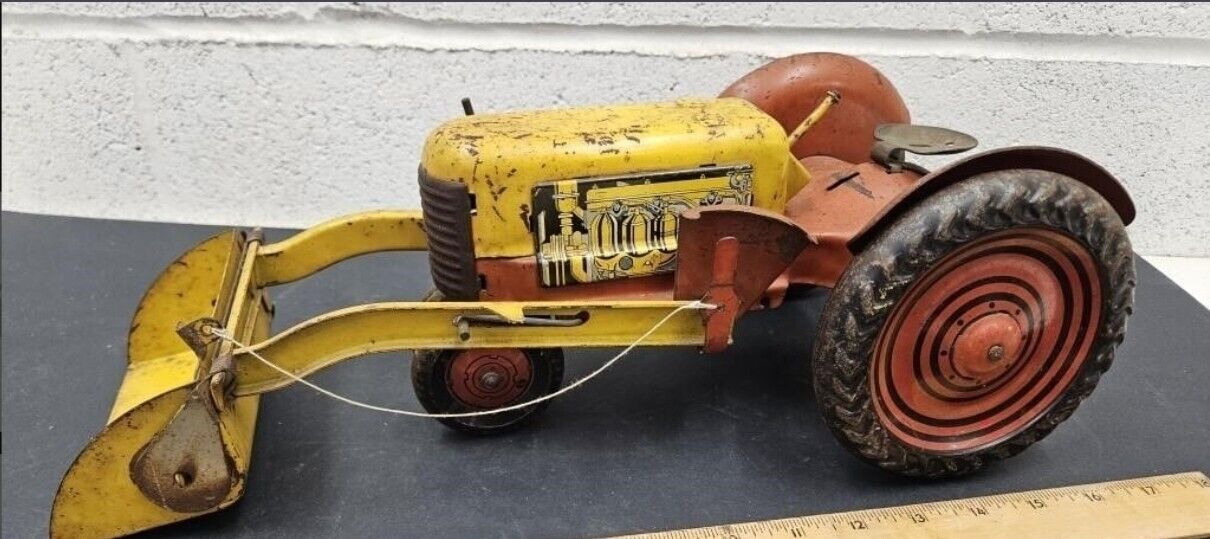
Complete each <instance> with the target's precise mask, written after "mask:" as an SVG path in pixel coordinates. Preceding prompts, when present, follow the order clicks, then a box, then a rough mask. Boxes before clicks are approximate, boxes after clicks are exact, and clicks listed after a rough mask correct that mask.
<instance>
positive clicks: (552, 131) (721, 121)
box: [421, 98, 806, 257]
mask: <svg viewBox="0 0 1210 539" xmlns="http://www.w3.org/2000/svg"><path fill="white" fill-rule="evenodd" d="M788 148H789V147H788V145H787V143H786V133H785V131H784V129H783V128H782V127H781V125H780V124H778V123H777V121H776V120H774V119H773V118H771V117H769V116H768V115H767V114H765V113H764V112H762V111H760V110H759V109H757V108H756V107H755V106H753V105H751V104H749V103H748V102H746V101H744V100H741V99H735V98H725V99H707V100H701V99H698V100H682V101H676V102H670V103H650V104H632V105H617V106H605V107H585V108H568V109H553V110H543V111H527V112H509V113H503V114H484V115H476V116H469V117H463V118H458V119H455V120H451V121H449V122H446V123H445V124H444V125H442V126H440V127H438V128H437V129H436V130H434V131H433V132H432V133H431V134H430V135H429V137H428V139H427V140H426V142H425V146H424V155H423V162H422V165H421V166H422V167H423V168H424V170H425V171H426V172H427V173H428V174H429V176H431V177H433V178H437V179H442V180H451V181H457V182H461V183H464V184H466V185H467V186H468V187H469V189H470V191H471V193H472V194H474V195H475V200H476V204H477V211H476V213H475V215H474V216H473V217H472V222H471V227H472V231H473V236H474V242H475V254H476V256H478V257H513V256H526V255H532V254H534V239H533V237H532V235H531V231H530V230H529V222H528V216H527V215H526V210H527V209H528V208H530V206H531V197H532V190H533V188H534V186H535V185H536V184H538V183H542V182H549V181H556V180H567V179H574V178H588V177H595V176H608V175H617V174H628V173H635V172H650V171H663V170H677V169H686V168H694V167H699V166H702V165H710V164H716V165H723V164H738V163H744V164H749V165H751V166H752V167H753V192H752V194H753V200H752V204H753V205H754V206H759V207H762V208H767V209H770V210H773V211H781V210H782V209H783V208H784V207H785V203H786V199H787V192H786V186H787V184H788V183H794V184H797V185H801V184H802V183H805V179H803V177H800V176H799V175H805V173H806V172H805V170H803V169H802V168H801V167H790V166H787V162H788V161H793V160H794V158H793V156H792V155H791V154H790V152H789V149H788ZM786 174H794V175H796V176H795V177H794V178H790V177H787V176H786Z"/></svg>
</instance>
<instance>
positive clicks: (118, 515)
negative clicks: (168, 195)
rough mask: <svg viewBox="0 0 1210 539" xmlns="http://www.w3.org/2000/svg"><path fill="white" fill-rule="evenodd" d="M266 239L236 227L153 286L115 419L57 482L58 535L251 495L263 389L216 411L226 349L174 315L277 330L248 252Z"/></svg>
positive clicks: (250, 333)
mask: <svg viewBox="0 0 1210 539" xmlns="http://www.w3.org/2000/svg"><path fill="white" fill-rule="evenodd" d="M258 241H259V240H257V239H255V238H254V239H251V240H249V239H248V238H245V236H244V235H243V234H241V233H239V232H235V231H231V232H225V233H222V234H219V235H216V236H214V237H212V238H210V239H207V240H206V241H203V242H202V243H200V244H198V245H197V246H196V247H194V248H193V249H191V250H190V251H189V252H187V253H185V254H184V255H182V256H181V257H180V258H178V259H177V260H176V261H174V262H173V263H172V265H170V266H169V267H168V268H167V269H165V270H164V271H163V272H162V273H161V274H160V275H159V277H158V278H157V279H156V280H155V282H154V283H153V284H152V285H151V287H150V288H149V289H148V290H147V293H146V294H145V295H144V296H143V299H142V301H141V302H140V303H139V307H138V310H137V311H136V312H135V315H134V320H133V321H132V323H131V327H130V337H129V343H128V349H127V360H128V365H127V367H126V376H125V378H124V379H123V381H122V386H121V388H120V389H119V390H118V396H117V399H116V400H115V402H114V405H113V409H112V411H111V412H110V415H109V421H108V423H107V424H106V425H105V428H104V429H103V430H102V431H101V433H100V434H98V435H97V436H96V437H95V438H93V439H92V441H90V442H89V444H88V445H87V446H86V447H85V448H84V450H83V451H82V452H81V453H80V456H79V457H77V458H76V460H75V462H73V463H72V465H71V468H69V469H68V471H67V474H66V475H65V476H64V478H63V482H62V483H61V484H60V485H59V491H58V493H57V495H56V496H55V503H54V507H53V508H52V510H51V521H50V534H51V536H52V537H112V536H119V535H125V534H129V533H134V532H137V531H140V530H145V529H148V528H153V527H156V526H161V525H164V524H167V523H170V522H175V521H178V520H182V519H186V518H190V517H192V516H196V515H198V514H202V513H207V512H211V511H215V510H218V509H221V508H223V507H226V506H227V505H230V504H231V503H234V502H235V501H236V500H237V499H239V497H240V496H241V495H242V494H243V490H244V477H245V474H246V472H247V470H248V462H249V457H250V452H251V449H252V435H253V430H254V428H255V425H256V411H257V405H258V403H259V400H260V397H259V396H258V395H251V396H245V397H239V398H235V399H234V400H233V401H232V402H230V403H228V404H229V406H227V407H226V408H220V409H223V410H224V411H223V412H222V413H220V414H215V413H214V412H213V411H212V410H214V409H215V407H213V406H210V405H209V403H208V402H207V400H208V399H215V398H220V399H221V398H225V397H224V396H223V392H222V390H221V389H222V388H221V385H222V384H223V383H224V380H223V379H222V378H223V376H221V375H219V376H210V375H209V373H211V372H212V371H215V372H222V371H221V370H216V369H214V367H215V358H216V357H219V355H220V354H222V353H225V352H227V353H229V350H227V351H224V350H221V348H222V347H221V346H219V345H218V344H212V345H208V346H200V347H198V349H197V350H194V349H193V348H191V347H190V345H189V344H187V343H186V341H185V340H184V339H182V338H181V336H179V335H178V332H177V324H178V323H179V322H180V321H190V320H196V319H203V318H206V319H214V320H220V321H224V322H226V324H227V326H226V327H229V328H233V330H235V329H236V328H238V330H237V331H238V332H239V334H240V335H241V338H242V339H244V342H256V341H260V340H263V339H264V338H265V337H266V336H267V335H268V331H269V322H270V319H271V316H272V315H271V312H272V311H271V309H270V308H269V304H268V302H267V301H266V300H264V299H263V291H262V290H261V289H259V288H257V287H251V286H249V281H250V277H251V275H250V273H251V272H250V271H249V270H250V269H251V264H246V263H244V262H245V260H244V259H245V258H246V257H247V256H250V255H251V254H252V253H253V252H254V250H255V244H256V243H257V242H258ZM184 331H186V332H187V331H188V328H184ZM212 386H213V389H214V390H212ZM216 416H217V417H216Z"/></svg>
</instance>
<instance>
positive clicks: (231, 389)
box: [51, 54, 1134, 536]
mask: <svg viewBox="0 0 1210 539" xmlns="http://www.w3.org/2000/svg"><path fill="white" fill-rule="evenodd" d="M464 104H466V105H467V106H466V109H467V111H466V112H467V114H468V115H467V116H466V117H461V118H458V119H455V120H452V121H449V122H447V123H445V124H444V125H441V126H440V127H438V128H437V129H436V130H435V131H433V132H432V133H431V134H430V135H429V137H428V140H427V141H426V143H425V146H424V155H423V160H422V162H421V163H420V168H419V184H420V194H421V205H422V210H420V211H411V210H405V211H374V212H369V213H363V214H357V215H351V216H348V217H344V218H341V219H336V220H333V221H330V222H328V223H324V224H321V225H318V226H316V227H314V228H311V229H308V230H306V231H303V232H301V233H299V234H298V235H296V236H294V237H292V238H289V239H286V240H284V241H281V242H278V243H270V244H265V243H263V241H262V238H261V236H260V235H259V233H257V232H252V233H250V234H245V233H242V232H239V231H230V232H225V233H222V234H219V235H217V236H214V237H213V238H210V239H208V240H206V241H204V242H202V243H201V244H200V245H198V246H197V247H196V248H194V249H193V250H191V251H189V252H187V253H185V254H184V255H183V256H181V258H180V259H179V260H177V261H176V262H175V263H173V264H172V265H170V266H169V267H168V268H167V269H166V270H164V272H163V273H162V274H161V275H160V276H159V278H158V279H157V280H156V281H155V282H154V284H152V286H151V288H150V289H149V290H148V292H147V294H146V296H145V297H144V298H143V300H142V303H141V304H140V305H139V308H138V310H137V312H136V313H135V315H134V321H133V323H132V325H131V330H130V338H129V350H128V355H129V365H128V367H127V373H126V377H125V380H124V381H123V383H122V386H121V388H120V389H119V391H118V396H117V400H116V402H115V404H114V406H113V409H112V412H111V414H110V417H109V422H108V425H106V427H105V428H104V430H103V431H101V433H100V434H99V435H98V436H97V437H96V438H94V439H93V440H92V441H91V442H90V443H89V444H88V446H87V447H86V448H85V449H84V450H83V452H82V453H81V454H80V456H79V457H78V458H77V460H76V461H75V463H74V464H72V466H71V468H70V469H69V470H68V472H67V474H66V477H64V479H63V482H62V485H61V486H60V488H59V492H58V495H57V497H56V499H55V505H54V508H53V511H52V517H51V533H52V535H55V536H112V535H121V534H126V533H133V532H135V531H138V530H143V529H147V528H151V527H155V526H160V525H163V524H167V523H170V522H175V521H179V520H182V519H187V518H190V517H193V516H196V515H199V514H203V513H207V512H212V511H216V510H218V509H220V508H223V507H226V506H228V505H230V504H232V503H234V502H235V501H236V500H238V499H239V497H240V496H241V495H242V493H243V491H244V487H245V480H246V477H247V476H246V472H247V470H248V464H249V460H250V452H251V448H252V438H253V433H254V430H255V424H256V413H257V405H258V402H259V398H260V395H261V394H262V393H265V392H268V391H272V390H275V389H280V388H282V387H285V386H287V385H289V384H291V383H293V382H294V381H296V380H295V379H294V378H292V377H291V376H288V375H286V374H285V373H284V372H281V371H278V370H275V369H273V368H270V367H271V365H270V364H269V363H267V362H265V361H257V360H255V358H254V357H253V354H254V353H255V354H259V355H260V356H262V357H264V358H267V360H268V361H271V362H272V365H277V366H278V367H280V368H281V369H283V370H284V371H286V372H289V373H292V374H293V375H295V376H306V375H308V374H311V373H314V372H316V371H318V370H320V369H323V368H325V367H328V366H331V365H334V364H336V363H338V362H341V361H344V360H346V359H351V358H355V357H359V356H363V355H365V354H369V353H375V352H384V351H393V350H418V352H416V353H415V355H414V359H413V363H412V381H413V384H414V386H415V390H416V394H417V396H418V398H419V400H420V402H421V404H422V405H423V406H424V408H425V409H426V410H428V411H429V412H432V413H457V412H466V411H485V410H492V409H499V408H504V407H508V406H510V405H516V404H518V403H522V404H521V406H523V407H521V408H519V409H516V410H511V411H507V412H502V413H494V414H490V415H479V416H473V417H443V418H441V421H442V422H443V423H445V424H446V425H448V426H450V427H453V428H455V429H459V430H464V431H472V432H479V433H488V432H499V431H504V430H507V429H510V428H514V427H517V426H519V425H521V424H523V423H524V422H526V421H527V420H529V419H532V418H533V417H534V416H535V415H536V414H538V413H539V412H541V410H542V409H543V407H544V406H545V405H546V404H547V402H541V403H538V404H534V405H532V406H525V405H524V403H528V402H529V401H530V400H532V399H534V398H538V397H541V396H543V395H548V394H550V393H552V392H554V391H556V390H557V389H558V388H559V387H560V385H561V383H562V377H563V353H562V352H561V350H560V348H561V347H589V346H595V347H606V346H626V345H630V344H632V343H634V342H635V341H636V340H638V339H640V338H642V337H643V335H644V332H648V334H647V336H646V337H645V338H642V341H641V344H642V345H644V346H671V345H688V346H698V347H702V348H703V349H704V350H705V351H707V352H717V351H720V350H722V349H724V348H726V347H727V345H728V344H729V343H730V339H731V329H732V327H733V326H734V324H735V322H736V319H737V318H739V317H740V316H741V315H743V314H744V313H745V312H747V311H749V310H751V309H754V308H760V307H766V308H772V307H777V306H778V305H779V304H780V303H781V301H782V298H783V297H784V295H785V292H786V289H787V287H789V286H792V285H812V286H821V287H828V288H831V289H832V292H831V296H830V298H829V299H828V301H827V305H826V307H825V308H824V311H823V313H822V316H821V318H820V323H819V325H820V327H819V334H818V337H817V338H816V346H815V350H814V356H813V358H812V362H813V377H814V386H815V395H816V396H817V399H818V404H819V409H820V411H821V412H822V413H823V415H824V417H825V419H826V421H827V424H828V425H829V426H830V427H831V429H832V431H833V432H834V434H835V435H836V437H837V438H838V439H839V440H840V442H841V443H842V444H843V445H844V446H846V447H847V448H848V449H850V450H852V452H853V453H855V454H856V455H857V456H859V457H860V458H862V459H864V460H866V461H868V462H871V463H873V464H875V465H877V466H879V467H882V468H884V469H887V470H890V471H893V472H897V473H901V474H906V475H915V476H932V477H936V476H953V475H959V474H965V473H968V472H972V471H975V470H979V469H981V468H983V467H985V466H987V465H988V464H990V463H991V462H993V461H997V460H1000V459H1003V458H1007V457H1010V456H1012V455H1014V454H1016V453H1018V452H1020V451H1022V450H1024V449H1025V448H1026V447H1028V446H1029V445H1030V444H1032V443H1034V442H1036V441H1038V440H1039V439H1041V438H1042V437H1044V436H1046V435H1047V434H1048V433H1049V432H1050V431H1051V430H1052V429H1054V428H1055V426H1056V425H1058V424H1059V423H1060V422H1062V421H1063V420H1064V419H1066V418H1067V417H1068V416H1070V415H1071V413H1072V412H1073V411H1074V410H1075V408H1076V406H1077V405H1078V404H1079V403H1080V401H1081V400H1083V399H1084V398H1085V397H1087V396H1088V395H1089V393H1090V392H1091V391H1092V390H1093V388H1094V386H1096V383H1097V380H1098V378H1099V377H1100V376H1101V374H1102V373H1103V372H1104V371H1105V370H1106V369H1108V368H1109V365H1110V362H1111V361H1112V359H1113V353H1114V347H1115V346H1116V345H1117V344H1118V343H1120V342H1121V341H1122V338H1123V335H1124V332H1125V325H1126V317H1127V315H1128V314H1129V313H1130V309H1131V302H1132V293H1133V292H1132V290H1133V285H1134V267H1133V261H1132V258H1131V249H1130V243H1129V239H1128V238H1127V236H1126V232H1125V230H1124V226H1125V225H1126V224H1128V223H1129V222H1130V221H1131V220H1132V218H1133V217H1134V208H1133V206H1132V204H1131V201H1130V198H1129V197H1128V195H1127V193H1126V192H1125V190H1124V189H1123V188H1122V186H1121V185H1120V184H1119V183H1118V182H1117V181H1116V180H1115V179H1114V178H1113V176H1111V175H1110V174H1109V173H1108V172H1106V171H1105V170H1104V169H1103V168H1101V167H1100V166H1098V165H1096V164H1095V163H1093V162H1091V161H1089V160H1087V159H1085V158H1084V157H1081V156H1079V155H1077V154H1074V153H1071V152H1068V151H1064V150H1059V149H1055V148H1045V147H1030V146H1027V147H1014V148H1006V149H999V150H992V151H987V152H983V153H978V154H974V155H971V156H968V157H965V158H961V159H958V160H955V161H953V162H952V163H950V164H948V165H946V166H943V167H941V168H938V169H935V170H932V171H929V170H926V169H924V168H922V167H921V166H919V165H917V164H915V163H912V162H910V161H907V160H906V158H907V154H908V153H912V154H947V153H958V152H963V151H966V150H970V149H971V148H973V147H974V146H975V141H974V139H972V138H970V137H969V136H966V135H963V134H961V133H958V132H955V131H950V130H946V129H940V128H931V127H922V126H913V125H911V124H910V119H909V116H908V110H907V108H906V107H905V106H904V103H903V101H902V99H901V98H900V97H899V94H898V93H897V91H896V90H895V88H894V87H893V86H892V85H891V83H890V82H888V81H887V80H886V79H885V78H883V76H882V75H881V74H880V73H878V72H877V71H876V70H874V69H873V68H872V67H870V66H868V65H866V64H865V63H863V62H861V61H859V60H857V59H854V58H850V57H847V56H841V55H836V54H805V55H799V56H794V57H789V58H784V59H781V60H777V61H774V62H772V63H770V64H768V65H766V66H764V67H761V68H760V69H757V70H756V71H753V72H752V73H750V74H748V75H747V76H745V77H743V78H742V79H740V80H739V81H738V82H736V83H735V84H733V85H732V86H731V87H730V88H728V89H727V90H726V91H724V92H723V94H722V97H720V98H717V99H704V100H687V101H676V102H670V103H655V104H637V105H621V106H607V107H592V108H575V109H561V110H547V111H538V112H512V113H503V114H483V115H473V113H472V111H471V110H470V107H469V104H467V103H465V102H464ZM422 250H427V251H428V253H429V263H430V268H431V271H432V278H433V283H434V285H435V290H434V292H433V293H432V294H430V295H429V297H427V298H424V299H423V300H422V301H413V302H395V303H376V304H369V305H361V306H355V307H350V308H346V309H342V310H338V311H335V312H331V313H327V314H323V315H320V316H318V317H316V318H313V319H311V320H308V321H306V322H303V323H301V324H299V325H297V326H295V327H293V328H290V329H288V330H285V331H283V332H281V333H279V334H277V335H272V336H270V335H269V328H270V324H269V322H270V319H271V317H272V315H273V307H272V306H271V304H270V302H269V299H268V295H267V294H266V290H267V289H268V288H270V287H272V286H274V285H278V284H282V283H287V282H291V281H295V280H298V279H302V278H304V277H306V276H308V275H311V274H313V273H315V272H317V271H319V270H320V269H322V268H325V267H327V266H329V265H332V264H334V263H336V262H339V261H341V260H344V259H347V258H350V257H353V256H357V255H361V254H365V253H371V252H379V251H422ZM697 301H700V302H702V303H701V304H696V305H699V306H700V305H702V304H705V305H706V306H709V307H711V308H705V309H686V308H685V307H686V306H689V305H690V304H694V302H697ZM660 320H664V322H665V323H663V324H657V322H658V321H660ZM649 330H650V331H649ZM223 335H228V336H233V337H234V339H235V340H236V341H238V342H243V343H248V346H238V345H236V344H235V342H233V341H231V340H225V339H223V338H220V337H222V336H223Z"/></svg>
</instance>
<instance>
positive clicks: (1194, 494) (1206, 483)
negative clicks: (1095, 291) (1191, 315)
mask: <svg viewBox="0 0 1210 539" xmlns="http://www.w3.org/2000/svg"><path fill="white" fill-rule="evenodd" d="M1009 532H1011V533H1012V534H1013V535H1020V536H1029V535H1032V534H1036V533H1041V534H1047V535H1056V536H1058V535H1061V536H1064V537H1133V536H1137V535H1139V534H1141V533H1145V534H1147V535H1150V536H1155V537H1165V536H1170V537H1187V536H1194V537H1210V478H1207V477H1206V476H1205V475H1204V474H1202V473H1200V472H1188V473H1183V474H1173V475H1164V476H1154V477H1142V478H1136V479H1125V480H1121V481H1110V482H1107V483H1096V484H1088V485H1073V486H1067V487H1057V488H1051V489H1041V490H1033V491H1024V492H1015V493H1004V494H993V495H989V496H980V497H974V498H966V499H960V500H945V501H937V502H929V503H919V504H911V505H903V506H898V507H882V508H873V509H865V510H858V511H849V512H843V513H830V514H822V515H809V516H801V517H792V518H787V519H778V520H767V521H756V522H745V523H741V524H726V525H720V526H708V527H703V528H694V529H689V530H672V531H667V532H657V533H652V534H646V535H638V536H632V537H643V538H647V539H669V538H677V537H685V538H687V537H697V538H703V539H709V538H726V539H747V538H755V537H770V538H794V539H799V538H802V539H805V538H808V537H821V536H822V537H843V538H847V537H933V536H938V535H941V536H945V535H952V536H962V537H992V536H998V535H1004V534H1005V533H1009Z"/></svg>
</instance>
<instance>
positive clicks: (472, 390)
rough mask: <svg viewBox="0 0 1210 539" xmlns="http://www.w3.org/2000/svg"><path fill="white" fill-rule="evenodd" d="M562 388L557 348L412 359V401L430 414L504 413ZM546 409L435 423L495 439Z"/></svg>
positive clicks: (427, 353)
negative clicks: (493, 411)
mask: <svg viewBox="0 0 1210 539" xmlns="http://www.w3.org/2000/svg"><path fill="white" fill-rule="evenodd" d="M562 383H563V352H562V351H561V350H559V349H557V348H555V349H533V348H531V349H519V348H482V349H469V350H418V351H416V352H414V354H413V359H412V387H413V389H415V391H416V398H417V399H418V400H419V401H420V405H421V406H423V407H424V409H425V410H426V411H428V412H429V413H435V414H446V413H462V412H475V411H482V410H492V409H495V408H504V407H506V406H511V405H514V404H517V403H521V402H525V401H529V400H533V399H536V398H539V397H542V396H545V395H549V394H550V393H553V392H555V391H558V389H559V387H560V386H561V385H562ZM549 404H550V401H545V402H540V403H538V404H535V405H532V406H527V407H525V408H521V409H519V410H512V411H509V412H501V413H498V414H489V415H482V416H473V417H456V418H439V419H438V421H440V422H441V423H442V424H443V425H445V426H447V427H450V428H452V429H454V430H458V431H462V432H472V433H477V434H494V433H500V432H506V431H509V430H512V429H515V428H517V427H520V426H522V425H524V424H525V423H527V422H529V421H530V420H532V419H533V418H534V417H535V416H537V415H538V414H539V413H541V412H542V410H545V409H546V406H547V405H549Z"/></svg>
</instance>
